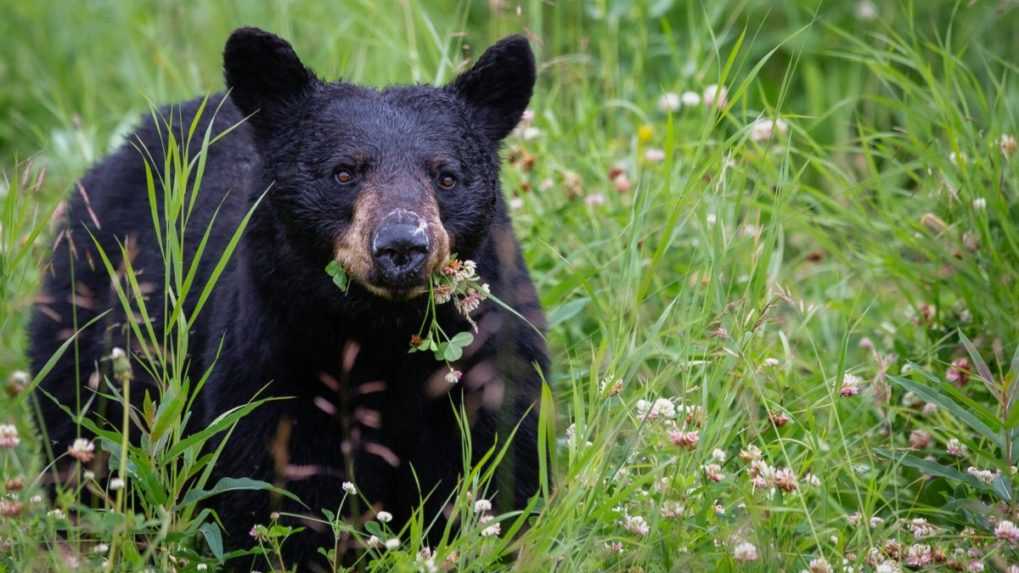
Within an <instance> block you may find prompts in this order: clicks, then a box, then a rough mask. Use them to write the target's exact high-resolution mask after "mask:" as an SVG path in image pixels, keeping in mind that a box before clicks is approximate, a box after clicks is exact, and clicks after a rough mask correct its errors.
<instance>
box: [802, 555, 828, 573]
mask: <svg viewBox="0 0 1019 573" xmlns="http://www.w3.org/2000/svg"><path fill="white" fill-rule="evenodd" d="M807 568H808V569H809V570H810V573H833V571H832V568H831V565H829V564H828V561H827V560H826V559H824V558H823V557H818V558H817V559H811V560H810V563H809V564H808V565H807Z"/></svg>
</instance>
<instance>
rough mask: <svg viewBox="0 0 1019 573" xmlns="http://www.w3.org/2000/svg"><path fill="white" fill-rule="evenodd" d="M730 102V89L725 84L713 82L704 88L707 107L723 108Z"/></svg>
mask: <svg viewBox="0 0 1019 573" xmlns="http://www.w3.org/2000/svg"><path fill="white" fill-rule="evenodd" d="M727 103H729V89H728V88H726V87H725V86H720V85H716V84H711V85H710V86H708V87H706V88H704V105H705V106H707V107H714V108H719V109H721V108H723V107H725V105H726V104H727Z"/></svg>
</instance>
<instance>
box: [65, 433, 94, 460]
mask: <svg viewBox="0 0 1019 573" xmlns="http://www.w3.org/2000/svg"><path fill="white" fill-rule="evenodd" d="M95 450H96V446H95V444H93V443H92V441H91V440H86V439H85V438H77V439H76V440H74V442H73V443H72V444H71V445H70V446H69V447H68V448H67V454H68V455H69V456H71V457H72V458H74V459H76V460H78V461H79V462H81V463H83V464H87V463H88V462H90V461H92V458H93V457H94V456H95Z"/></svg>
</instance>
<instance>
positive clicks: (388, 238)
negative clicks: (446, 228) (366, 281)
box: [371, 209, 431, 288]
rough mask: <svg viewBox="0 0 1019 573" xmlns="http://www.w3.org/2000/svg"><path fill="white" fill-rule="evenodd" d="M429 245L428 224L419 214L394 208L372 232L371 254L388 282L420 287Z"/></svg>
mask: <svg viewBox="0 0 1019 573" xmlns="http://www.w3.org/2000/svg"><path fill="white" fill-rule="evenodd" d="M430 246H431V241H430V239H429V237H428V223H427V222H425V220H424V219H422V218H421V217H420V216H418V215H417V214H416V213H413V212H411V211H408V210H406V209H395V210H393V211H391V212H390V213H389V214H387V215H386V216H385V217H383V219H382V220H381V221H380V222H379V225H378V227H377V228H376V229H375V233H374V234H373V235H372V250H371V253H372V258H373V259H374V261H375V266H376V268H377V269H378V273H379V276H380V278H381V279H382V281H383V282H384V283H385V285H386V286H389V287H394V288H407V287H413V286H419V285H420V283H421V282H422V281H423V280H424V278H425V277H424V273H423V272H422V271H423V270H424V268H425V262H426V261H427V260H428V255H429V253H430Z"/></svg>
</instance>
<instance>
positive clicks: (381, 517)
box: [375, 511, 393, 523]
mask: <svg viewBox="0 0 1019 573" xmlns="http://www.w3.org/2000/svg"><path fill="white" fill-rule="evenodd" d="M375 519H376V520H378V522H379V523H389V522H390V521H393V514H392V513H389V512H388V511H380V512H378V513H376V514H375Z"/></svg>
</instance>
